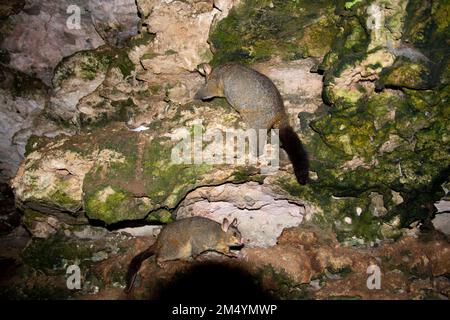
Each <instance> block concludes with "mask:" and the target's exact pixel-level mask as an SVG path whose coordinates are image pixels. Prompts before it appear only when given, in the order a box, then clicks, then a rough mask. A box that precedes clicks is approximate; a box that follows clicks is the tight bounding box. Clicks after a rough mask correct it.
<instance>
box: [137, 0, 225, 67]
mask: <svg viewBox="0 0 450 320" xmlns="http://www.w3.org/2000/svg"><path fill="white" fill-rule="evenodd" d="M229 2H232V1H229ZM149 13H150V14H149V16H148V17H146V19H145V20H144V22H145V23H146V25H147V28H148V32H150V33H154V34H155V35H156V37H155V40H154V41H153V42H152V43H151V44H150V45H149V47H148V49H147V52H151V53H152V54H151V56H150V57H149V58H147V57H146V56H145V55H143V56H141V57H140V59H141V61H142V64H143V66H144V69H146V70H149V71H150V72H151V73H153V74H178V73H182V72H186V71H193V70H195V68H196V67H197V65H198V64H200V63H202V62H205V60H209V59H210V57H211V53H210V50H209V46H208V43H207V40H208V31H209V28H210V26H211V23H212V21H213V18H214V17H215V16H216V15H221V14H222V13H221V12H220V11H219V10H217V9H215V8H214V7H213V1H211V0H205V1H194V2H181V1H174V2H166V1H162V0H159V1H155V2H154V4H153V6H152V10H151V12H149ZM186 39H189V41H186Z"/></svg>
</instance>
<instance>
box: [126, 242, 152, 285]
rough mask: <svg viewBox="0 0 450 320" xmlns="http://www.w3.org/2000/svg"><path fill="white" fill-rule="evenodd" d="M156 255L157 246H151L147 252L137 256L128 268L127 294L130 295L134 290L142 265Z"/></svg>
mask: <svg viewBox="0 0 450 320" xmlns="http://www.w3.org/2000/svg"><path fill="white" fill-rule="evenodd" d="M154 254H155V246H154V245H153V246H150V247H149V248H148V249H147V250H144V251H142V252H141V253H139V254H138V255H137V256H135V257H134V258H133V259H132V260H131V262H130V266H129V267H128V272H127V275H126V281H127V286H126V288H125V290H124V291H125V293H130V292H131V291H132V290H133V286H134V281H135V280H136V276H137V273H138V272H139V269H140V268H141V264H142V262H143V261H144V260H146V259H148V258H150V257H151V256H152V255H154Z"/></svg>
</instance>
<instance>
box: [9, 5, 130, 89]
mask: <svg viewBox="0 0 450 320" xmlns="http://www.w3.org/2000/svg"><path fill="white" fill-rule="evenodd" d="M77 12H78V13H79V14H80V15H79V17H80V19H79V22H80V23H79V27H75V28H73V27H71V22H73V21H76V19H74V14H77ZM138 21H139V18H138V16H137V8H136V5H135V2H134V1H133V0H114V1H102V0H98V1H85V0H80V1H77V2H75V3H73V1H68V0H67V1H66V0H65V1H57V2H48V1H39V0H29V1H26V4H25V7H24V8H23V10H22V11H21V12H20V13H18V14H16V15H13V16H11V17H9V20H8V22H9V26H8V27H7V25H6V24H5V27H4V28H3V27H2V34H4V35H5V38H4V41H3V42H2V44H1V48H2V49H3V50H6V51H8V52H11V55H10V63H9V65H10V66H12V67H13V68H15V69H17V70H20V71H22V72H25V73H27V74H30V75H31V74H35V75H36V76H37V77H38V78H40V79H42V80H43V81H44V83H46V84H47V85H50V84H51V79H52V76H53V70H54V68H55V67H56V66H57V64H58V63H59V62H60V61H61V60H62V58H64V57H67V56H70V55H72V54H74V53H75V52H79V51H82V50H92V49H95V48H97V47H99V46H101V45H104V44H105V41H107V42H110V43H112V44H116V43H120V42H123V40H124V39H126V38H128V37H129V36H130V35H132V34H135V33H136V32H137V23H138ZM102 37H104V38H102Z"/></svg>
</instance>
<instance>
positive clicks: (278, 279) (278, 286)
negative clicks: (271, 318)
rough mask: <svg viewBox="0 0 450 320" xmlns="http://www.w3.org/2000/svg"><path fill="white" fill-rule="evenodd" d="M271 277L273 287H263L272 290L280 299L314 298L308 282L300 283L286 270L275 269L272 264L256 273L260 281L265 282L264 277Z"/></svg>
mask: <svg viewBox="0 0 450 320" xmlns="http://www.w3.org/2000/svg"><path fill="white" fill-rule="evenodd" d="M267 278H270V279H271V281H270V283H271V284H273V285H271V288H263V289H265V290H269V289H270V291H271V293H272V294H273V296H274V297H275V298H278V299H288V300H307V299H311V298H312V294H311V292H310V291H309V290H308V285H307V284H300V283H297V282H295V281H294V280H292V278H291V277H290V276H289V275H288V274H287V273H286V272H285V271H284V270H282V271H278V270H275V269H274V268H273V267H272V266H269V265H268V266H264V267H262V268H260V269H259V272H258V273H257V274H256V279H257V281H258V282H260V283H261V285H262V284H264V281H263V280H264V279H267Z"/></svg>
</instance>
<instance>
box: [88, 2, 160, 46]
mask: <svg viewBox="0 0 450 320" xmlns="http://www.w3.org/2000/svg"><path fill="white" fill-rule="evenodd" d="M148 2H151V1H148ZM87 4H88V6H89V12H90V14H91V15H92V23H93V25H94V27H95V30H97V32H98V34H99V35H100V36H101V37H102V38H103V40H104V41H105V42H107V43H109V44H111V45H123V44H124V43H125V41H126V40H128V39H129V38H131V37H132V36H134V35H136V34H137V32H138V23H139V22H140V19H139V16H138V9H137V7H136V3H135V1H134V0H113V1H102V0H97V1H88V3H87Z"/></svg>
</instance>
